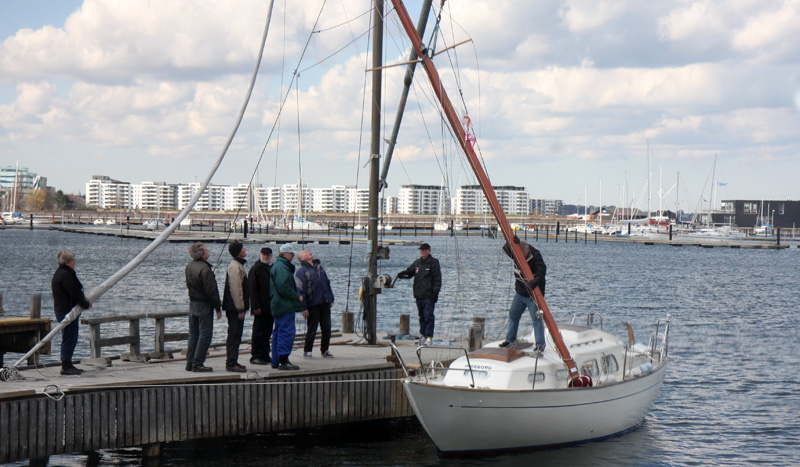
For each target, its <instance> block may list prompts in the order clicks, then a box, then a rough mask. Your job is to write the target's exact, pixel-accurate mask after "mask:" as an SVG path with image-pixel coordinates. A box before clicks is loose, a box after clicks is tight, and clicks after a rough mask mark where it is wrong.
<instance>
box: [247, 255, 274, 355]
mask: <svg viewBox="0 0 800 467" xmlns="http://www.w3.org/2000/svg"><path fill="white" fill-rule="evenodd" d="M271 268H272V249H271V248H267V247H264V248H262V249H261V258H260V260H259V261H256V263H255V264H254V265H253V267H252V268H250V274H249V275H248V276H247V280H248V283H249V284H248V285H249V286H250V309H251V310H253V350H252V353H251V356H250V363H252V364H253V365H267V364H268V363H269V360H270V358H269V339H270V337H271V336H272V326H273V325H274V324H275V321H274V319H273V318H272V313H270V304H269V297H270V295H269V283H270V269H271Z"/></svg>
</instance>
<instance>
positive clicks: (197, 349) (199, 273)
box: [186, 243, 222, 372]
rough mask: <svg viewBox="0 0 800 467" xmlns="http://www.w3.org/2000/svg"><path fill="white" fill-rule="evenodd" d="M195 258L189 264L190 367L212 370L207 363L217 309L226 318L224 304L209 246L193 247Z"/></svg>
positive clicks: (187, 273)
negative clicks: (221, 300)
mask: <svg viewBox="0 0 800 467" xmlns="http://www.w3.org/2000/svg"><path fill="white" fill-rule="evenodd" d="M189 256H190V257H191V258H192V261H191V262H190V263H189V264H187V265H186V288H187V289H188V290H189V348H188V349H187V351H186V371H194V372H208V371H212V369H211V368H210V367H207V366H205V365H204V363H205V362H206V354H207V353H208V346H209V345H211V335H212V333H213V332H214V310H217V319H220V318H222V305H221V304H220V301H219V290H218V289H217V279H216V278H215V277H214V271H213V270H212V269H211V265H210V264H208V262H207V260H208V257H209V253H208V248H206V247H205V245H203V244H202V243H194V244H192V246H190V247H189Z"/></svg>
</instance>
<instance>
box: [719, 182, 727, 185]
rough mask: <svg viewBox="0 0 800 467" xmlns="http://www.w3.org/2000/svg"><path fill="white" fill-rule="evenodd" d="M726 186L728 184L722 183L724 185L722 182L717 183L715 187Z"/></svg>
mask: <svg viewBox="0 0 800 467" xmlns="http://www.w3.org/2000/svg"><path fill="white" fill-rule="evenodd" d="M727 184H728V182H724V183H723V182H717V186H725V185H727Z"/></svg>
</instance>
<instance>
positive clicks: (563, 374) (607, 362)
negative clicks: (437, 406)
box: [464, 355, 619, 384]
mask: <svg viewBox="0 0 800 467" xmlns="http://www.w3.org/2000/svg"><path fill="white" fill-rule="evenodd" d="M601 361H602V365H603V373H604V374H610V373H616V372H617V371H619V364H618V363H617V357H615V356H614V355H605V356H603V358H602V360H601ZM581 374H582V375H584V376H587V375H588V376H591V377H592V378H597V377H599V376H600V366H599V365H598V363H597V359H592V360H588V361H586V362H583V364H582V365H581ZM464 377H465V378H469V377H470V370H464ZM471 377H472V378H475V379H476V380H482V379H488V378H489V372H488V371H483V370H480V371H476V370H473V371H472V373H471ZM533 378H534V376H533V373H531V374H529V375H528V382H529V383H531V384H533ZM567 378H569V372H568V371H567V370H558V371H557V372H556V379H557V380H559V381H566V380H567ZM544 379H545V375H544V373H540V372H537V373H536V382H537V383H541V382H542V381H544Z"/></svg>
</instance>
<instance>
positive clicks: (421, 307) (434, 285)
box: [397, 243, 442, 345]
mask: <svg viewBox="0 0 800 467" xmlns="http://www.w3.org/2000/svg"><path fill="white" fill-rule="evenodd" d="M397 276H398V277H399V278H401V279H411V278H412V277H413V278H414V298H415V299H416V300H417V311H418V312H419V340H420V343H421V344H423V345H430V344H431V342H432V340H433V327H434V323H435V321H436V317H435V316H434V314H433V312H434V309H435V308H436V302H437V301H438V300H439V290H440V289H441V288H442V271H441V269H440V268H439V260H438V259H436V258H434V257H433V256H431V246H430V245H428V244H427V243H423V244H421V245H420V246H419V259H417V260H416V261H414V262H413V263H411V266H409V267H408V268H406V269H405V270H403V271H400V273H398V274H397Z"/></svg>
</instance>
